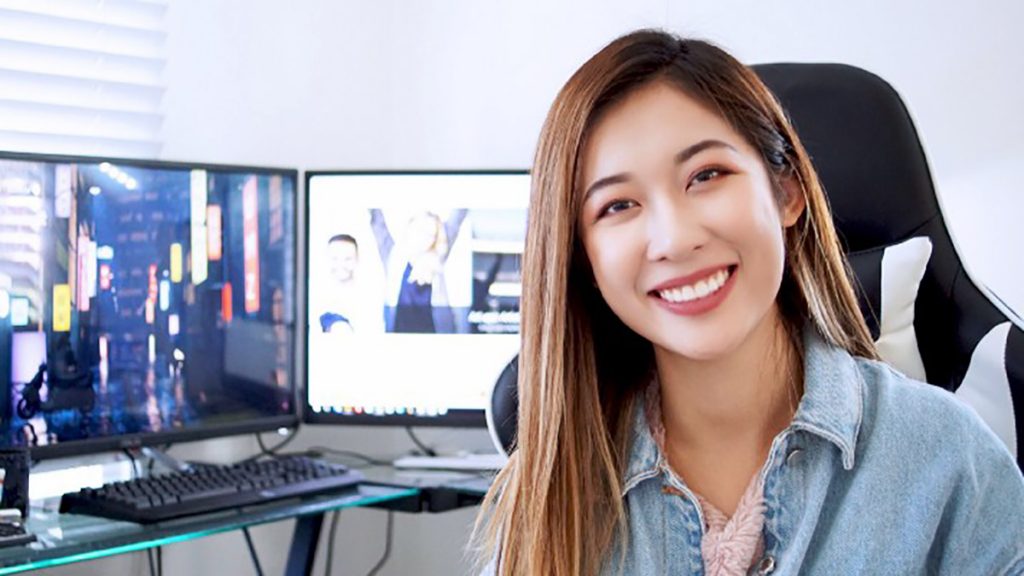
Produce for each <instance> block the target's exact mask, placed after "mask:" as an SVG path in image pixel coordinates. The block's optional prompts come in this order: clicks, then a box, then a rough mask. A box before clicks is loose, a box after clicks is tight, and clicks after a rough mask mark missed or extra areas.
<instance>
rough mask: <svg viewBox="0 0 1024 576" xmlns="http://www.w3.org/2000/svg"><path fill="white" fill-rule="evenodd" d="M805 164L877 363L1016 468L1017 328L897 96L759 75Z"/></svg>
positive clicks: (507, 419) (812, 76) (850, 80)
mask: <svg viewBox="0 0 1024 576" xmlns="http://www.w3.org/2000/svg"><path fill="white" fill-rule="evenodd" d="M754 70H755V71H756V72H757V73H758V75H760V76H761V78H762V79H763V80H764V82H765V83H766V84H767V85H768V87H769V88H771V90H772V91H773V92H774V93H775V95H776V96H777V97H778V98H779V100H780V101H781V102H782V105H783V107H784V108H785V109H786V111H787V113H788V114H789V115H790V118H791V120H792V121H793V123H794V125H795V127H796V129H797V132H798V133H799V134H800V138H801V140H802V142H803V144H804V146H805V147H806V148H807V150H808V152H809V153H810V155H811V158H812V160H813V162H814V165H815V167H816V168H817V170H818V173H819V175H820V176H821V180H822V182H823V183H824V185H825V190H826V192H827V194H828V197H829V202H830V204H831V207H832V212H833V215H834V218H835V222H836V227H837V229H838V230H839V235H840V238H841V240H842V243H843V246H844V248H845V250H846V251H847V254H848V256H849V259H850V264H851V267H852V268H853V270H854V272H855V274H856V277H857V284H859V292H860V294H859V296H860V304H861V309H862V311H863V312H864V315H865V317H866V318H867V321H868V325H869V327H870V328H871V332H872V336H873V337H874V338H875V339H876V342H877V343H878V348H879V351H880V353H881V354H882V356H883V358H884V359H886V360H887V361H888V362H890V363H891V364H893V365H894V366H895V367H896V368H898V369H899V370H901V371H903V372H904V373H906V374H907V375H909V376H911V377H914V378H917V379H919V380H925V381H927V382H929V383H931V384H934V385H936V386H941V387H942V388H945V389H947V390H949V391H951V392H954V393H955V394H956V395H957V397H959V398H960V399H961V400H962V401H964V402H965V403H966V404H968V405H970V406H971V407H973V408H974V409H975V410H976V411H977V412H978V414H980V415H981V417H982V419H984V420H985V422H986V423H988V425H989V426H990V427H991V428H992V430H993V431H994V432H995V433H996V435H997V436H998V437H999V438H1000V439H1001V440H1002V441H1003V442H1004V443H1005V444H1006V445H1007V447H1008V448H1009V450H1010V452H1011V453H1012V454H1013V455H1014V456H1015V457H1016V458H1017V462H1018V464H1020V465H1021V467H1022V468H1024V321H1022V320H1021V319H1020V317H1019V316H1017V315H1016V314H1015V313H1014V312H1013V311H1011V310H1010V309H1009V308H1008V307H1007V306H1006V305H1005V304H1004V303H1002V302H1001V301H1000V300H999V299H998V298H997V297H995V296H994V295H993V294H991V293H990V292H989V291H988V290H986V289H985V288H984V287H982V286H981V285H979V284H978V283H976V282H975V281H974V280H973V279H972V278H971V277H970V275H969V274H968V272H967V270H966V269H965V268H964V265H963V263H962V262H961V260H960V257H959V255H958V254H957V250H956V247H955V245H954V243H953V241H952V238H951V236H950V234H949V231H948V230H947V228H946V224H945V221H944V220H943V217H942V211H941V206H940V202H939V199H938V197H937V196H936V194H935V187H934V185H933V182H932V177H931V173H930V172H929V170H928V162H927V160H926V159H925V156H924V151H923V150H922V148H921V143H920V141H919V140H918V137H917V131H916V129H915V128H914V124H913V122H912V121H911V118H910V116H909V114H908V113H907V109H906V107H905V106H904V105H903V101H902V100H901V99H900V96H899V94H897V93H896V91H895V90H894V89H893V88H892V86H890V85H889V84H888V83H886V82H885V81H884V80H882V79H881V78H879V77H878V76H875V75H874V74H871V73H869V72H866V71H864V70H861V69H859V68H855V67H852V66H847V65H841V64H762V65H757V66H754ZM517 379H518V371H517V369H516V360H513V362H512V364H510V365H509V367H508V368H507V369H506V370H505V372H504V373H503V374H502V377H501V378H499V380H498V382H497V383H496V384H495V387H494V391H493V393H492V401H491V407H490V411H489V414H488V422H489V424H490V426H491V432H492V438H494V440H495V443H496V445H497V446H498V447H499V448H501V449H504V450H505V451H511V449H512V448H513V447H514V443H515V431H516V412H517V408H518V404H517V401H516V386H517Z"/></svg>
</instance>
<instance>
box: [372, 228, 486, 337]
mask: <svg viewBox="0 0 1024 576" xmlns="http://www.w3.org/2000/svg"><path fill="white" fill-rule="evenodd" d="M467 213H468V210H466V209H465V208H462V209H458V210H454V211H452V214H451V216H450V218H449V219H448V220H447V221H443V220H441V217H440V216H438V215H437V214H434V213H433V212H426V211H425V212H422V213H419V214H416V215H414V216H413V217H412V218H410V219H409V220H408V222H407V223H406V226H405V228H404V230H403V233H402V235H401V237H400V238H399V239H398V242H397V243H396V241H395V239H393V238H392V236H391V232H390V231H389V230H388V226H387V223H386V222H385V220H384V214H383V213H382V212H381V211H380V210H379V209H372V210H370V225H371V227H372V228H373V233H374V237H375V238H376V240H377V249H378V250H379V252H380V258H381V261H382V262H383V263H384V266H385V269H386V272H385V274H386V276H387V278H388V285H389V286H388V289H387V292H388V294H387V305H386V308H385V325H386V329H387V331H388V332H406V333H421V334H424V333H425V334H432V333H435V332H437V333H452V332H457V331H460V330H459V328H460V327H459V326H458V324H459V322H457V320H456V318H455V314H454V312H453V310H452V308H451V306H450V305H449V302H448V293H447V288H446V286H445V275H444V265H445V262H446V261H447V260H448V255H449V253H450V252H451V247H452V245H453V244H454V243H455V240H456V239H457V238H458V234H459V231H460V230H461V229H462V222H463V220H465V218H466V214H467ZM393 252H396V253H393ZM435 287H436V289H435Z"/></svg>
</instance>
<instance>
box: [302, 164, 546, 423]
mask: <svg viewBox="0 0 1024 576" xmlns="http://www.w3.org/2000/svg"><path fill="white" fill-rule="evenodd" d="M308 182H309V185H308V202H309V210H308V217H309V221H308V222H309V244H308V247H309V251H308V258H309V267H308V276H309V284H308V287H309V318H308V322H309V334H308V345H309V355H308V358H307V362H308V380H307V385H308V399H309V404H310V408H311V409H312V410H313V411H315V412H320V413H323V414H329V415H338V416H341V417H345V416H362V417H389V416H390V417H393V416H408V417H423V418H432V417H438V416H441V417H444V416H447V415H450V414H452V413H453V412H455V411H465V410H470V411H476V412H478V413H479V411H480V410H481V409H483V408H484V405H485V402H486V399H487V395H488V392H489V391H490V387H491V385H492V384H493V383H494V381H495V380H496V379H497V377H498V375H499V374H500V373H501V370H502V369H503V368H504V367H505V365H506V364H507V363H508V362H509V360H511V359H512V357H513V356H514V355H515V354H516V352H517V351H518V346H519V295H520V292H521V284H520V282H521V272H520V270H521V258H522V252H523V243H524V236H525V232H526V206H527V202H528V200H529V175H527V174H525V173H419V174H401V173H377V174H317V175H313V176H311V177H310V178H309V180H308ZM383 420H388V418H383Z"/></svg>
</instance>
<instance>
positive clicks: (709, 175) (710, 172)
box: [693, 168, 725, 184]
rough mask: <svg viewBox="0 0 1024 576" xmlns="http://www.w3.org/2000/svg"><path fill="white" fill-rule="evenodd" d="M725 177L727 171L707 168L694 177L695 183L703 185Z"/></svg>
mask: <svg viewBox="0 0 1024 576" xmlns="http://www.w3.org/2000/svg"><path fill="white" fill-rule="evenodd" d="M723 175H725V171H724V170H722V169H721V168H705V169H703V170H701V171H700V172H697V173H696V174H695V175H694V176H693V183H694V184H701V183H703V182H709V181H711V180H714V179H716V178H719V177H721V176H723Z"/></svg>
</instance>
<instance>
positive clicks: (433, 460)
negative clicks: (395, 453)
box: [392, 452, 508, 472]
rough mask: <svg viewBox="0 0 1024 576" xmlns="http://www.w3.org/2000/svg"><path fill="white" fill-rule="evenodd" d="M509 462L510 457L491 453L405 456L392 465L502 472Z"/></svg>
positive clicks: (424, 468) (427, 468) (413, 467)
mask: <svg viewBox="0 0 1024 576" xmlns="http://www.w3.org/2000/svg"><path fill="white" fill-rule="evenodd" d="M506 462H508V456H506V455H504V454H498V453H497V452H491V453H487V454H468V453H464V454H454V455H451V456H403V457H401V458H399V459H397V460H395V461H394V462H392V464H393V465H394V467H395V468H404V469H416V470H466V471H474V472H488V471H495V470H500V469H501V468H502V467H503V466H505V463H506Z"/></svg>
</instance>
